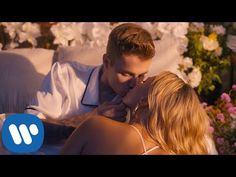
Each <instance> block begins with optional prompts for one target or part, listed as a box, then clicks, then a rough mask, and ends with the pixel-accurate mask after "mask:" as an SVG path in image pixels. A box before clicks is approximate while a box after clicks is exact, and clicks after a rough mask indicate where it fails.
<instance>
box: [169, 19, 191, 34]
mask: <svg viewBox="0 0 236 177" xmlns="http://www.w3.org/2000/svg"><path fill="white" fill-rule="evenodd" d="M188 26H189V23H186V22H181V23H177V24H176V25H175V26H173V30H172V31H173V35H174V36H175V37H177V38H184V37H185V35H186V34H187V33H188Z"/></svg>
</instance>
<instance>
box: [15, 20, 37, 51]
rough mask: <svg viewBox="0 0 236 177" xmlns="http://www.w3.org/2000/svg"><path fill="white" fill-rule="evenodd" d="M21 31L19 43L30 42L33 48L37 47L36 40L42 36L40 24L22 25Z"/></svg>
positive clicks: (28, 23)
mask: <svg viewBox="0 0 236 177" xmlns="http://www.w3.org/2000/svg"><path fill="white" fill-rule="evenodd" d="M21 29H22V30H21V31H19V32H18V35H19V42H20V43H22V42H24V41H28V42H30V43H31V44H32V45H33V47H35V46H37V40H36V38H37V37H39V36H41V33H40V26H39V25H38V24H33V23H30V22H26V23H24V24H23V25H22V27H21Z"/></svg>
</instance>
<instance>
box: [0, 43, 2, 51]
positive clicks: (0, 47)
mask: <svg viewBox="0 0 236 177" xmlns="http://www.w3.org/2000/svg"><path fill="white" fill-rule="evenodd" d="M1 50H2V43H0V51H1Z"/></svg>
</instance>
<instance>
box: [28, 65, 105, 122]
mask: <svg viewBox="0 0 236 177" xmlns="http://www.w3.org/2000/svg"><path fill="white" fill-rule="evenodd" d="M101 68H102V65H100V66H96V67H95V66H88V65H83V64H80V63H78V62H66V63H59V62H56V63H55V64H54V65H53V66H52V69H51V71H50V72H49V73H48V75H47V76H46V77H45V79H44V81H43V84H42V87H41V88H40V90H39V91H38V92H37V93H36V96H35V98H34V99H33V100H32V102H31V104H30V105H29V106H28V107H27V108H26V111H25V112H26V113H30V114H35V115H37V116H38V117H40V118H46V117H50V118H54V119H62V118H69V117H73V116H76V115H79V114H82V113H86V112H90V111H92V110H93V109H94V108H96V107H97V106H98V104H99V72H100V70H101Z"/></svg>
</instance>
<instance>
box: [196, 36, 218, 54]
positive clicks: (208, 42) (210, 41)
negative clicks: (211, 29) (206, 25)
mask: <svg viewBox="0 0 236 177" xmlns="http://www.w3.org/2000/svg"><path fill="white" fill-rule="evenodd" d="M200 40H201V42H202V44H203V48H204V49H206V50H208V51H213V50H216V49H217V48H218V47H219V43H218V41H217V39H216V36H215V34H214V33H212V34H211V35H209V36H208V37H207V36H201V38H200Z"/></svg>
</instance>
